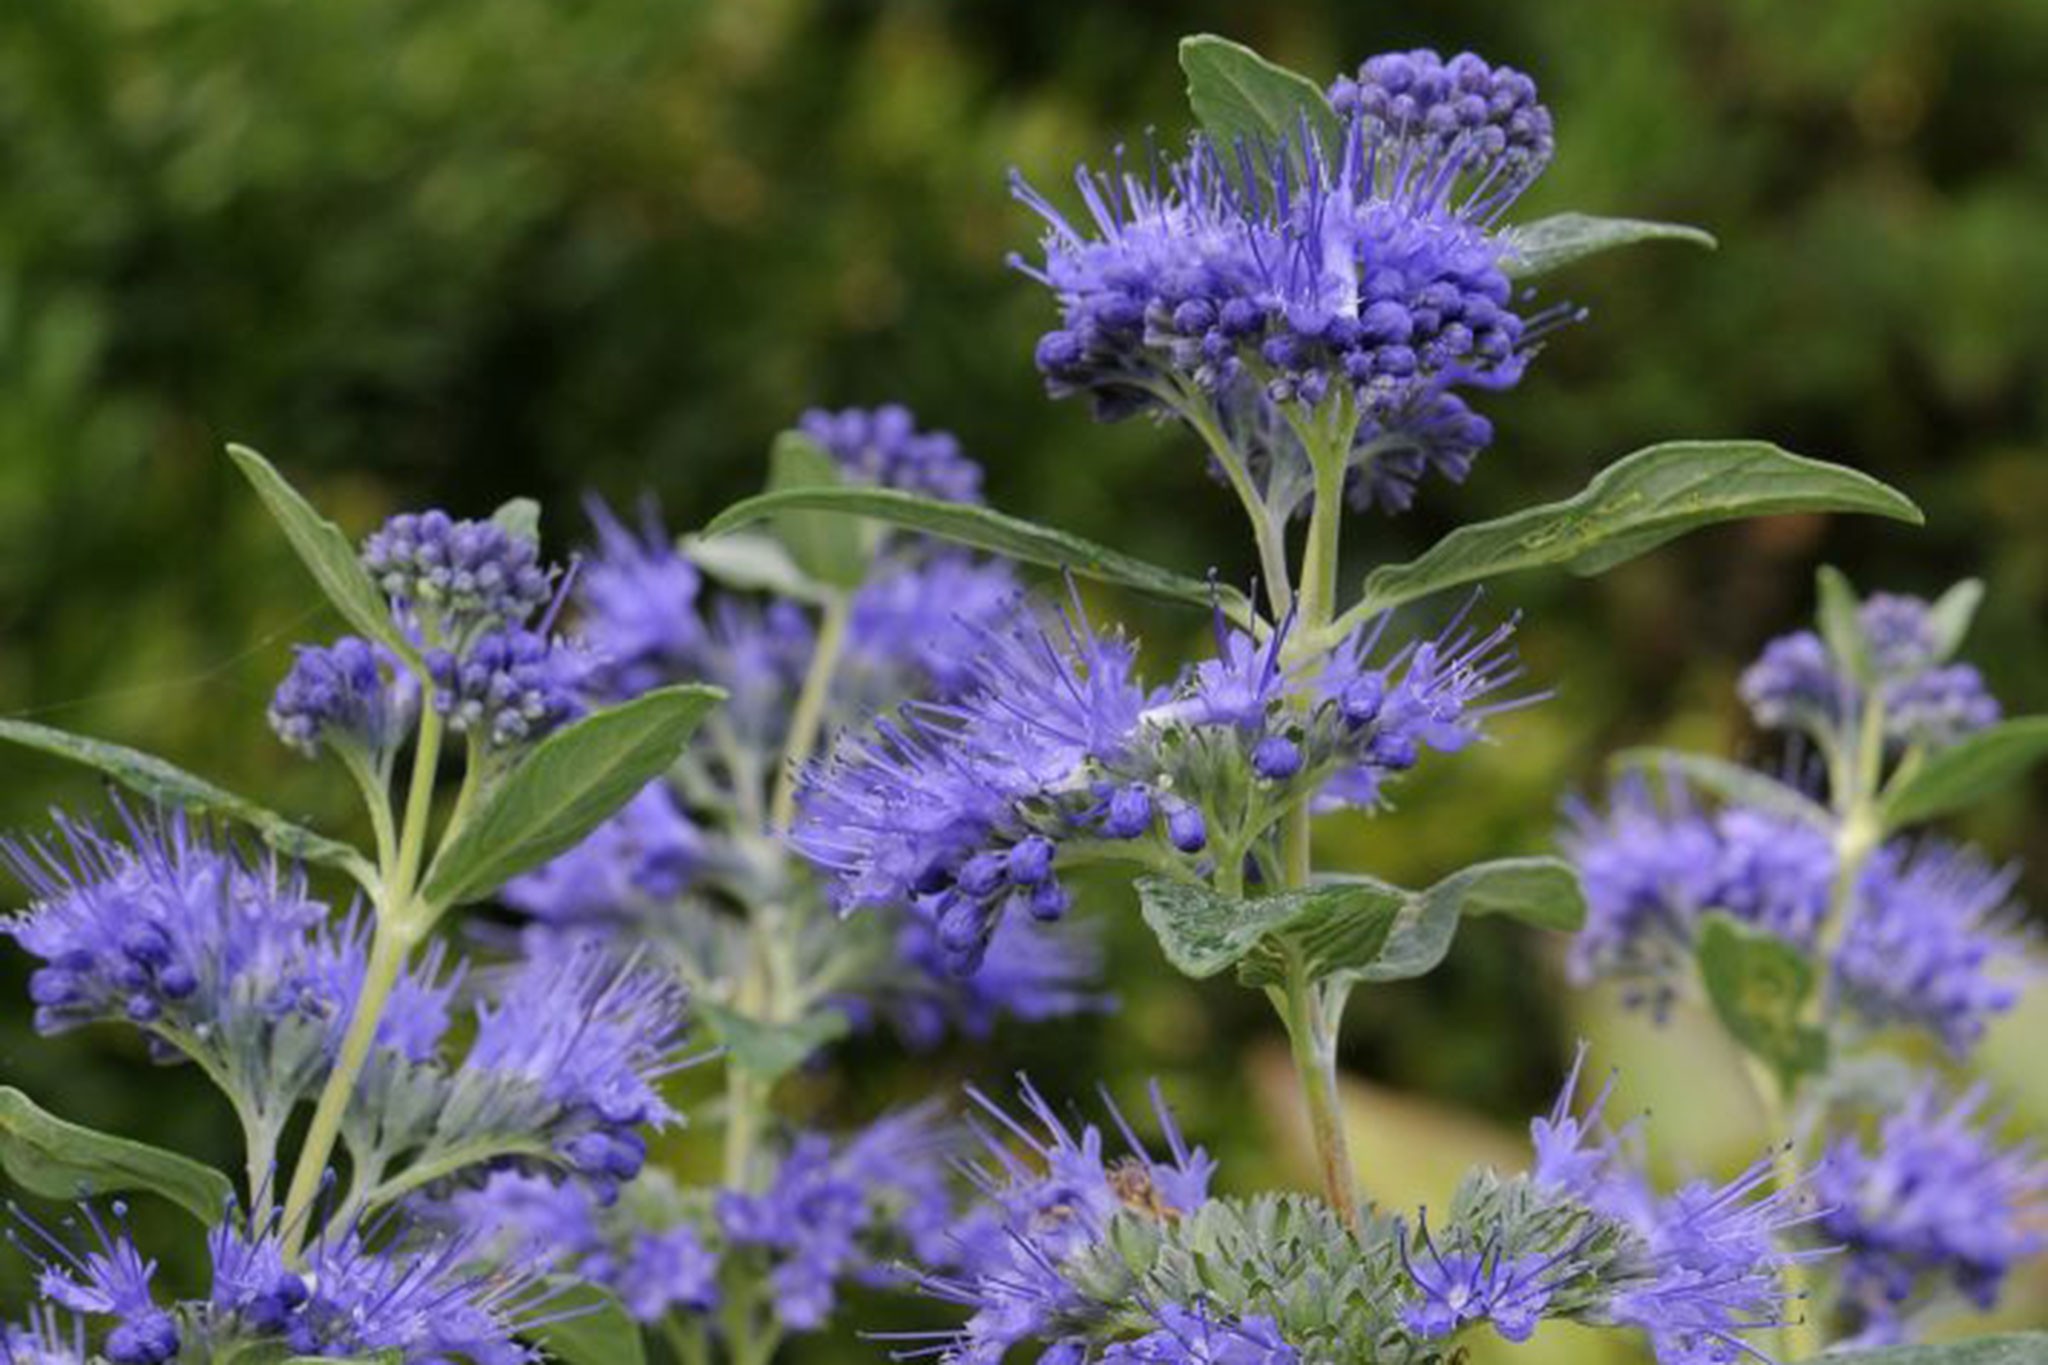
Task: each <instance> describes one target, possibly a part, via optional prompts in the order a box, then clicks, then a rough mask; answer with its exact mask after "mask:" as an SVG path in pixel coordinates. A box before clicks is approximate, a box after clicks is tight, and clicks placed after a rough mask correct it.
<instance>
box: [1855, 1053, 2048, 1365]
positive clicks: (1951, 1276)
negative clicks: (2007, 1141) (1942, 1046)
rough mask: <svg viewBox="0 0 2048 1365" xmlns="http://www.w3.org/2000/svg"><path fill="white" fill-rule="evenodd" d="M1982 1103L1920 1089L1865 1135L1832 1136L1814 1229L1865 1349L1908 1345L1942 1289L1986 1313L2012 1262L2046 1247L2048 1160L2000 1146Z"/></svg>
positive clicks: (1975, 1096)
mask: <svg viewBox="0 0 2048 1365" xmlns="http://www.w3.org/2000/svg"><path fill="white" fill-rule="evenodd" d="M1984 1098H1985V1094H1984V1091H1983V1090H1982V1089H1981V1088H1979V1089H1974V1090H1971V1091H1970V1092H1968V1093H1967V1094H1964V1095H1963V1096H1961V1097H1960V1098H1958V1099H1955V1100H1954V1101H1952V1102H1951V1101H1948V1100H1945V1099H1944V1098H1943V1097H1942V1095H1941V1093H1940V1091H1939V1090H1938V1088H1937V1087H1936V1086H1935V1085H1933V1084H1931V1083H1930V1084H1926V1085H1923V1086H1921V1087H1920V1088H1919V1089H1918V1090H1917V1091H1916V1092H1915V1093H1914V1094H1913V1096H1912V1097H1911V1098H1910V1099H1909V1100H1908V1101H1907V1102H1906V1103H1905V1104H1904V1105H1903V1106H1902V1107H1900V1108H1898V1109H1896V1110H1894V1111H1892V1112H1890V1113H1888V1114H1887V1115H1885V1117H1884V1118H1883V1119H1882V1120H1881V1121H1880V1122H1879V1123H1878V1125H1877V1129H1876V1132H1875V1133H1874V1134H1872V1135H1870V1137H1868V1138H1859V1137H1855V1136H1844V1137H1842V1138H1839V1139H1837V1140H1836V1141H1835V1143H1834V1144H1833V1145H1832V1146H1831V1147H1830V1148H1829V1149H1828V1153H1827V1156H1826V1158H1825V1160H1823V1161H1822V1163H1821V1164H1820V1166H1819V1168H1818V1169H1817V1171H1816V1173H1815V1192H1816V1194H1817V1195H1818V1196H1819V1198H1820V1200H1821V1202H1822V1204H1823V1205H1825V1206H1826V1212H1825V1214H1824V1215H1823V1216H1822V1217H1821V1219H1820V1222H1819V1228H1818V1230H1819V1233H1820V1235H1821V1237H1822V1238H1824V1239H1825V1240H1827V1241H1829V1242H1832V1243H1835V1244H1837V1245H1839V1246H1840V1247H1841V1248H1842V1252H1843V1256H1844V1269H1843V1272H1842V1289H1841V1295H1840V1301H1839V1305H1838V1308H1839V1311H1840V1312H1841V1313H1842V1315H1843V1316H1844V1317H1845V1319H1846V1321H1847V1325H1848V1326H1849V1327H1850V1329H1851V1330H1852V1331H1854V1332H1855V1333H1856V1334H1857V1335H1858V1336H1859V1337H1860V1338H1861V1340H1862V1341H1863V1342H1864V1344H1868V1345H1889V1344H1891V1343H1893V1342H1897V1341H1903V1340H1905V1339H1906V1329H1907V1326H1908V1320H1909V1318H1910V1317H1911V1316H1912V1315H1913V1314H1915V1313H1917V1312H1919V1311H1920V1310H1923V1309H1925V1308H1927V1307H1929V1306H1930V1305H1932V1304H1934V1303H1936V1302H1938V1301H1939V1300H1940V1298H1941V1297H1942V1296H1943V1295H1944V1294H1951V1295H1959V1296H1960V1297H1962V1298H1963V1299H1965V1300H1967V1301H1968V1302H1969V1303H1971V1304H1973V1305H1975V1306H1976V1307H1978V1308H1980V1309H1989V1308H1990V1307H1992V1305H1993V1304H1994V1302H1995V1301H1996V1299H1997V1297H1998V1291H1999V1288H2000V1286H2001V1285H2002V1284H2003V1282H2004V1280H2005V1278H2006V1275H2007V1274H2008V1273H2009V1272H2010V1271H2011V1270H2012V1268H2013V1267H2014V1266H2015V1265H2017V1264H2019V1263H2020V1262H2022V1261H2025V1260H2027V1259H2029V1258H2030V1257H2033V1256H2037V1255H2039V1254H2040V1253H2041V1252H2042V1251H2043V1250H2044V1249H2048V1234H2044V1232H2043V1228H2044V1226H2048V1224H2044V1222H2043V1219H2044V1216H2048V1161H2044V1160H2043V1159H2042V1157H2041V1155H2040V1154H2039V1152H2037V1151H2036V1150H2035V1149H2034V1148H2033V1147H2032V1146H2031V1145H2022V1146H2003V1145H2001V1144H2000V1142H1999V1139H1998V1137H1997V1136H1996V1134H1995V1132H1994V1131H1993V1130H1994V1129H1995V1127H1996V1124H1995V1122H1993V1121H1990V1120H1987V1119H1985V1118H1982V1117H1981V1116H1980V1114H1979V1111H1980V1110H1981V1109H1982V1107H1983V1104H1984Z"/></svg>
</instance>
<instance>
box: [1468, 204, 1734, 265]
mask: <svg viewBox="0 0 2048 1365" xmlns="http://www.w3.org/2000/svg"><path fill="white" fill-rule="evenodd" d="M1503 236H1504V238H1505V239H1506V245H1507V249H1508V257H1507V260H1506V262H1505V268H1506V270H1507V276H1508V278H1509V279H1511V280H1526V279H1532V278H1534V277H1535V276H1537V275H1544V274H1548V273H1549V272H1551V271H1553V270H1556V269H1557V268H1558V267H1560V266H1566V265H1570V264H1571V263H1572V262H1574V261H1578V260H1583V259H1584V258H1585V257H1587V256H1595V255H1598V254H1599V253H1601V252H1603V251H1612V250H1613V249H1614V248H1616V247H1618V246H1633V245H1635V244H1636V243H1637V242H1690V243H1691V244H1692V245H1694V246H1703V247H1705V248H1706V249H1707V250H1709V251H1712V250H1714V248H1715V247H1717V246H1719V245H1720V243H1718V242H1716V241H1715V240H1714V235H1713V234H1712V233H1710V232H1703V231H1701V230H1700V229H1699V228H1696V227H1687V226H1686V225H1685V224H1683V223H1653V222H1650V221H1649V220H1647V219H1643V218H1596V217H1594V216H1593V215H1591V214H1585V213H1558V214H1553V215H1551V216H1550V217H1548V218H1538V219H1536V220H1535V221H1534V222H1529V223H1523V224H1521V225H1520V226H1517V227H1512V228H1509V229H1508V230H1507V232H1506V233H1504V234H1503Z"/></svg>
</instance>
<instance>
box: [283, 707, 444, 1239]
mask: <svg viewBox="0 0 2048 1365" xmlns="http://www.w3.org/2000/svg"><path fill="white" fill-rule="evenodd" d="M440 761H441V717H440V714H439V713H438V712H436V711H435V710H434V709H433V707H432V706H431V705H429V706H427V707H425V708H424V709H423V711H422V714H421V716H420V732H419V740H418V743H417V746H416V748H415V751H414V754H413V766H412V782H411V785H410V786H409V787H408V788H407V790H406V794H405V825H404V828H403V831H402V832H401V834H400V835H399V841H398V849H397V852H396V855H395V857H394V858H393V859H390V860H386V861H385V862H384V864H383V865H382V866H381V867H379V868H378V881H379V884H380V885H379V895H378V897H377V928H376V931H375V932H374V933H373V934H372V935H371V938H370V957H369V961H368V963H367V964H366V965H365V967H364V970H363V985H362V989H361V990H360V991H359V992H357V994H356V999H355V1002H354V1004H353V1005H352V1006H351V1007H350V1011H349V1022H348V1032H347V1033H346V1034H345V1035H344V1036H343V1038H342V1040H341V1054H340V1056H338V1057H337V1058H336V1059H335V1062H334V1070H333V1071H332V1072H331V1073H330V1074H329V1075H328V1077H327V1084H326V1085H325V1086H323V1087H322V1088H321V1091H320V1098H319V1099H318V1100H317V1101H316V1102H315V1104H314V1106H313V1121H312V1123H311V1125H310V1126H309V1127H308V1128H307V1129H306V1141H305V1144H304V1145H303V1146H302V1147H300V1148H299V1161H298V1165H297V1166H296V1167H295V1168H294V1169H293V1171H292V1183H291V1187H290V1189H289V1191H288V1192H287V1193H286V1195H285V1201H284V1256H285V1259H286V1260H287V1261H297V1259H298V1256H299V1252H300V1250H301V1249H302V1248H303V1247H304V1246H305V1242H306V1235H307V1232H308V1231H309V1225H310V1224H311V1222H312V1216H313V1201H314V1200H315V1199H317V1198H319V1196H320V1188H321V1185H322V1184H323V1182H324V1181H325V1179H326V1175H327V1163H328V1162H329V1161H330V1160H331V1159H332V1158H333V1156H334V1144H335V1141H336V1140H337V1139H338V1138H339V1137H340V1136H341V1121H342V1119H343V1118H344V1117H345V1116H346V1115H347V1113H348V1105H349V1101H350V1100H351V1099H352V1098H354V1096H355V1089H356V1082H357V1081H358V1080H360V1079H361V1078H362V1074H363V1067H364V1066H365V1065H366V1064H367V1063H368V1062H369V1060H370V1048H371V1046H372V1045H373V1044H374V1043H375V1042H376V1040H377V1026H378V1025H379V1024H380V1023H382V1022H383V1018H384V1007H385V1006H386V1005H387V1004H388V1003H389V1002H390V999H391V988H392V987H393V986H394V985H396V984H397V982H398V975H399V973H400V972H402V971H404V970H405V960H406V958H407V956H409V955H410V954H411V952H412V949H413V947H414V945H415V944H417V943H418V941H419V938H420V935H421V934H422V932H423V928H422V927H421V926H420V925H419V924H417V923H415V920H416V919H417V918H419V916H420V910H419V907H417V906H416V905H415V904H414V901H413V888H414V886H415V884H416V881H417V878H418V877H419V870H420V862H421V859H422V858H424V857H425V855H426V843H427V822H428V817H429V815H430V814H431V812H432V810H433V804H434V774H435V772H436V770H437V768H438V767H439V764H440Z"/></svg>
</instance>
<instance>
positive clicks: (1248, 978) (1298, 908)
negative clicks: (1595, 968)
mask: <svg viewBox="0 0 2048 1365" xmlns="http://www.w3.org/2000/svg"><path fill="white" fill-rule="evenodd" d="M1138 900H1139V906H1140V909H1141V910H1142V912H1143V914H1144V917H1145V923H1146V924H1147V925H1149V926H1150V927H1151V929H1152V932H1153V934H1154V935H1155V936H1157V938H1158V939H1159V943H1160V947H1161V948H1162V949H1163V950H1164V951H1165V953H1166V958H1167V960H1168V961H1169V962H1171V963H1172V964H1173V965H1174V966H1175V967H1176V968H1177V969H1179V970H1180V971H1182V972H1184V973H1186V974H1187V975H1189V976H1192V977H1195V978H1197V979H1200V978H1203V977H1209V976H1214V975H1216V974H1217V973H1218V972H1220V971H1222V970H1224V969H1225V968H1226V967H1232V966H1235V967H1236V968H1237V969H1238V978H1239V980H1241V981H1243V982H1244V983H1245V984H1246V985H1251V986H1267V985H1276V984H1279V982H1280V981H1281V980H1282V979H1283V977H1284V975H1285V968H1286V962H1287V957H1288V955H1289V954H1290V953H1291V954H1293V955H1295V956H1296V957H1297V958H1298V959H1299V960H1301V961H1302V962H1303V963H1304V965H1305V966H1306V968H1307V975H1308V977H1309V978H1310V979H1311V980H1314V981H1332V982H1336V983H1339V984H1349V983H1351V982H1355V981H1398V980H1403V979H1405V978H1407V977H1411V976H1420V975H1422V974H1423V973H1425V972H1428V971H1429V970H1431V969H1432V968H1434V967H1435V966H1436V965H1437V964H1438V963H1439V962H1441V961H1443V958H1444V954H1445V953H1446V952H1447V951H1448V950H1449V948H1450V943H1451V938H1452V936H1453V935H1454V934H1455V933H1456V931H1457V924H1458V920H1459V918H1460V917H1461V916H1464V915H1489V914H1493V915H1508V916H1512V917H1514V918H1516V919H1521V920H1524V921H1526V922H1528V923H1531V924H1536V925H1540V926H1542V927H1544V928H1551V929H1566V930H1569V929H1576V928H1577V927H1578V926H1579V924H1580V923H1581V922H1582V920H1583V919H1584V915H1585V909H1584V904H1583V901H1582V899H1581V897H1580V894H1579V885H1578V879H1577V878H1576V877H1575V876H1574V875H1573V874H1572V870H1571V868H1570V867H1569V866H1568V865H1567V864H1565V863H1563V862H1561V861H1559V860H1558V859H1555V858H1510V859H1504V860H1502V861H1499V862H1493V863H1481V864H1479V865H1477V866H1474V867H1468V868H1466V869H1464V870H1463V871H1462V872H1458V873H1454V874H1453V875H1451V876H1449V877H1446V878H1444V879H1443V880H1442V881H1440V882H1438V883H1437V884H1436V885H1434V886H1432V887H1430V888H1429V889H1428V890H1426V891H1421V892H1412V891H1404V890H1402V889H1401V888H1400V887H1397V886H1391V885H1389V884H1387V883H1386V882H1382V881H1378V880H1376V879H1374V878H1371V877H1345V878H1343V879H1341V880H1338V879H1332V880H1331V881H1329V882H1327V883H1325V884H1323V885H1321V886H1316V887H1312V888H1310V889H1308V890H1303V891H1289V892H1282V893H1280V894H1277V895H1272V896H1255V897H1249V898H1245V899H1241V900H1233V899H1231V898H1230V897H1228V896H1224V895H1220V894H1218V893H1217V892H1214V891H1211V890H1210V889H1209V888H1207V887H1204V886H1193V885H1189V884H1187V883H1184V882H1177V881H1170V880H1168V879H1166V878H1161V877H1146V878H1142V879H1140V880H1139V882H1138Z"/></svg>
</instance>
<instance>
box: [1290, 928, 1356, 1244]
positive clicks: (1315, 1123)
mask: <svg viewBox="0 0 2048 1365" xmlns="http://www.w3.org/2000/svg"><path fill="white" fill-rule="evenodd" d="M1273 995H1274V997H1275V998H1274V1005H1275V1007H1276V1008H1278V1009H1279V1011H1280V1017H1281V1019H1282V1020H1283V1021H1284V1022H1285V1023H1286V1025H1287V1041H1288V1044H1289V1046H1290V1048H1291V1049H1292V1050H1293V1054H1294V1071H1295V1076H1296V1078H1297V1079H1298V1081H1299V1082H1300V1085H1301V1096H1302V1101H1303V1103H1304V1104H1305V1105H1306V1106H1307V1109H1308V1124H1309V1135H1310V1137H1311V1138H1313V1139H1314V1141H1315V1148H1316V1162H1317V1165H1318V1166H1319V1168H1320V1169H1321V1173H1322V1179H1323V1197H1324V1198H1325V1199H1326V1200H1328V1201H1329V1205H1330V1207H1331V1209H1333V1210H1335V1212H1336V1214H1337V1216H1338V1217H1339V1218H1341V1219H1343V1221H1344V1223H1345V1224H1346V1226H1356V1225H1357V1222H1358V1187H1357V1181H1356V1177H1355V1175H1354V1173H1353V1171H1352V1167H1351V1148H1350V1144H1349V1141H1348V1140H1347V1139H1346V1137H1345V1134H1344V1111H1343V1108H1342V1106H1341V1104H1340V1102H1339V1100H1338V1094H1337V1035H1336V1027H1335V1024H1336V1020H1335V1019H1334V1018H1332V1017H1331V1012H1330V1011H1329V1010H1327V1009H1326V1007H1325V1006H1326V1003H1327V1002H1326V1001H1325V1000H1324V999H1323V996H1322V992H1321V991H1319V990H1318V989H1317V988H1316V984H1315V982H1313V981H1311V980H1309V978H1308V974H1307V972H1306V971H1305V970H1304V969H1303V967H1302V964H1301V961H1300V959H1299V958H1298V957H1295V956H1294V955H1293V954H1292V953H1291V952H1290V954H1289V959H1288V964H1287V984H1286V985H1285V986H1283V987H1280V988H1278V989H1277V990H1276V991H1274V992H1273Z"/></svg>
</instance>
